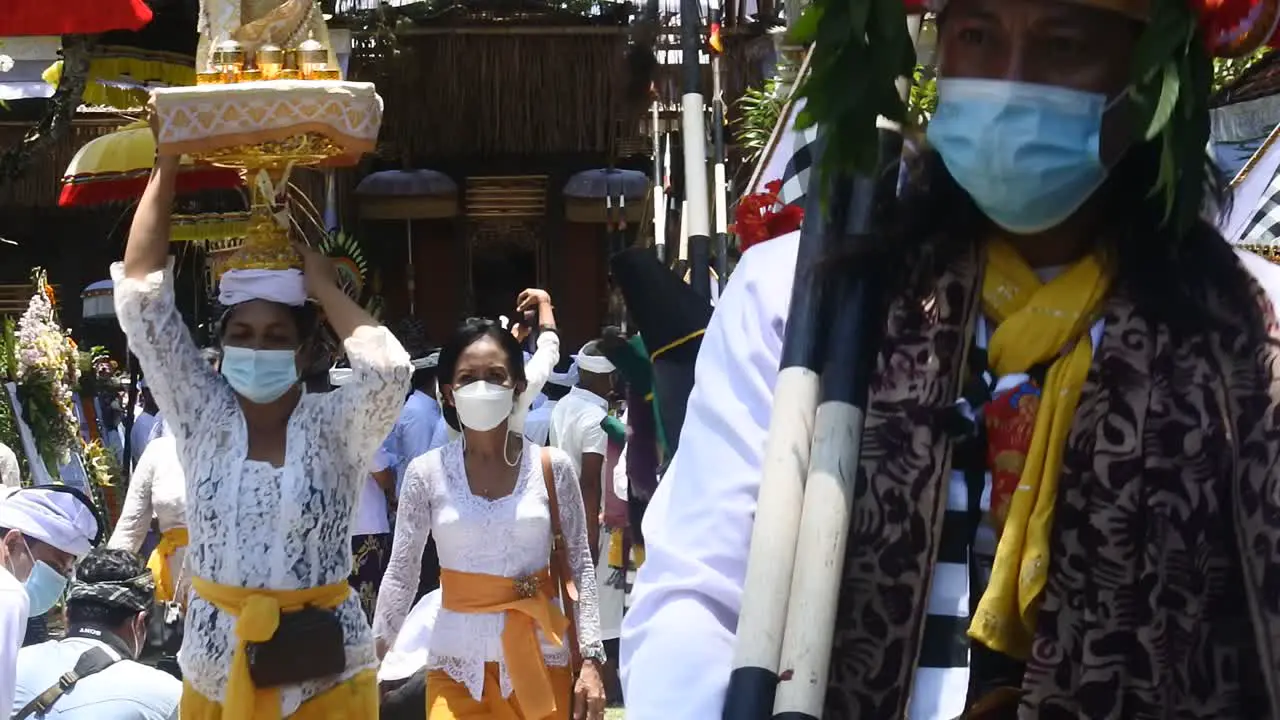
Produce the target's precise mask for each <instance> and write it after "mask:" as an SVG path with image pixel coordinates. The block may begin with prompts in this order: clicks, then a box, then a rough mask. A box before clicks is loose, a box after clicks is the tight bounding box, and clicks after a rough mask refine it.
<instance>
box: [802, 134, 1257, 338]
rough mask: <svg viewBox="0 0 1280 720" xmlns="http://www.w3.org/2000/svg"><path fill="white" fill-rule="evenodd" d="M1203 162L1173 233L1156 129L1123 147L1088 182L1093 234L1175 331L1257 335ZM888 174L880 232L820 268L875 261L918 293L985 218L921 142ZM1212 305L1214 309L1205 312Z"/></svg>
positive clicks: (984, 226)
mask: <svg viewBox="0 0 1280 720" xmlns="http://www.w3.org/2000/svg"><path fill="white" fill-rule="evenodd" d="M1205 163H1206V168H1205V170H1204V174H1205V177H1206V178H1207V181H1206V182H1207V185H1206V192H1205V195H1206V198H1207V200H1206V207H1205V208H1204V212H1203V213H1202V214H1201V217H1200V219H1199V220H1198V221H1197V222H1196V223H1195V224H1194V225H1193V226H1192V227H1191V228H1190V230H1189V231H1187V232H1185V233H1179V232H1178V231H1177V229H1176V228H1175V226H1174V225H1173V223H1172V222H1166V218H1165V205H1164V199H1163V197H1162V196H1160V195H1159V194H1153V193H1152V192H1151V188H1153V187H1154V186H1155V181H1156V175H1157V173H1158V171H1159V164H1160V146H1159V139H1158V138H1157V139H1156V140H1154V141H1151V142H1146V143H1140V144H1138V145H1135V146H1134V147H1132V148H1130V150H1129V151H1128V152H1127V153H1126V154H1125V156H1124V157H1123V158H1122V159H1121V160H1120V162H1119V163H1118V164H1117V165H1116V167H1115V168H1114V169H1113V170H1112V171H1111V173H1110V175H1109V176H1108V178H1107V180H1106V182H1105V183H1104V184H1103V186H1102V187H1101V188H1100V189H1099V190H1098V193H1099V198H1098V201H1099V202H1100V203H1101V207H1100V213H1099V217H1102V218H1105V223H1106V227H1107V230H1108V233H1107V234H1106V235H1105V236H1100V237H1099V238H1098V242H1099V243H1101V244H1102V246H1103V248H1104V249H1105V251H1106V252H1107V253H1108V254H1109V255H1110V257H1111V258H1112V260H1113V262H1114V263H1115V267H1116V273H1117V280H1116V290H1117V291H1119V292H1124V293H1125V294H1126V295H1127V296H1128V297H1129V298H1131V299H1132V301H1133V302H1134V304H1135V306H1136V307H1137V309H1138V311H1139V312H1140V313H1141V314H1142V315H1143V316H1145V317H1147V318H1149V319H1150V320H1152V321H1154V322H1157V323H1160V324H1163V325H1165V326H1166V327H1168V328H1169V329H1170V330H1171V332H1173V333H1174V334H1175V335H1184V334H1188V333H1201V332H1205V331H1209V330H1216V331H1219V332H1220V331H1222V330H1223V329H1224V324H1225V327H1230V328H1233V329H1236V330H1238V331H1240V332H1245V333H1248V334H1250V335H1258V336H1259V337H1260V336H1261V333H1262V330H1263V324H1262V316H1261V308H1260V306H1259V305H1258V302H1257V299H1256V297H1255V294H1254V292H1255V291H1254V288H1255V287H1256V285H1255V283H1254V282H1253V281H1252V279H1251V278H1250V276H1249V275H1248V273H1247V271H1246V270H1245V269H1244V268H1243V266H1242V265H1241V264H1240V261H1239V259H1238V258H1237V257H1236V255H1235V250H1234V248H1233V247H1232V246H1231V244H1230V243H1228V242H1227V241H1226V240H1225V239H1224V238H1223V237H1222V235H1221V233H1219V232H1218V230H1217V228H1216V227H1215V226H1214V225H1213V224H1212V223H1211V222H1210V220H1209V218H1211V217H1216V216H1217V215H1218V214H1219V213H1222V212H1225V211H1226V209H1227V208H1228V207H1229V202H1230V201H1229V196H1228V194H1227V188H1226V187H1225V185H1224V183H1223V182H1222V176H1221V174H1220V173H1219V172H1218V171H1217V169H1216V168H1215V167H1214V166H1213V163H1212V161H1211V160H1210V159H1209V158H1208V157H1206V158H1205ZM897 176H898V173H897V169H896V167H895V168H893V171H892V172H888V173H886V174H885V176H884V177H883V178H882V179H881V182H882V185H881V192H880V193H879V195H880V196H881V197H888V198H895V199H893V200H890V201H887V202H882V203H881V204H880V205H879V207H878V209H877V215H878V217H877V225H878V227H880V228H883V230H882V232H881V233H880V234H879V235H877V236H875V237H873V238H871V239H870V240H869V242H868V243H867V244H865V245H862V246H860V247H858V248H857V249H855V250H854V251H852V252H851V253H846V254H842V255H841V256H839V257H837V258H832V259H831V262H829V263H828V264H827V265H826V269H827V271H829V272H830V271H840V272H845V271H849V270H851V269H852V268H853V267H854V266H855V265H858V264H861V263H865V262H867V261H875V262H879V263H880V267H883V268H884V269H885V270H886V271H887V272H888V277H889V278H890V283H891V286H892V289H893V290H894V291H896V293H897V294H901V293H902V292H909V293H911V294H912V295H913V296H918V297H923V296H924V295H925V294H927V293H928V292H930V291H931V290H932V288H933V283H934V280H935V279H936V278H937V277H938V276H939V275H940V274H941V273H942V272H944V271H945V269H946V268H947V267H948V266H949V265H950V264H951V263H952V262H953V261H955V260H956V259H957V258H958V257H959V256H960V255H962V254H963V253H965V252H967V251H968V250H969V249H970V248H972V247H973V245H974V244H975V243H977V242H980V241H982V240H983V239H984V238H985V237H986V236H987V235H989V234H990V233H991V230H992V225H991V222H990V221H989V220H988V219H987V218H986V217H985V216H984V215H983V213H982V211H981V210H979V209H978V207H977V205H975V204H974V202H973V199H972V198H971V197H970V196H969V195H968V193H966V192H965V191H964V190H963V189H962V188H961V187H960V185H959V184H958V183H957V182H956V181H955V179H954V178H953V177H952V176H951V174H950V173H949V172H948V171H947V168H946V166H945V165H944V163H943V162H942V159H941V157H940V156H939V155H938V154H937V153H936V152H934V151H932V150H925V151H924V152H922V153H920V154H918V155H916V156H915V157H913V158H912V159H910V160H909V161H908V180H907V182H906V184H905V187H904V188H903V191H902V193H901V195H900V196H896V197H895V194H894V193H893V188H894V186H895V185H896V183H897V179H898V178H897ZM1211 299H1216V300H1217V302H1216V303H1214V302H1211V301H1210V300H1211ZM1214 307H1221V308H1223V309H1224V312H1222V313H1217V314H1214V313H1213V312H1212V311H1211V308H1214Z"/></svg>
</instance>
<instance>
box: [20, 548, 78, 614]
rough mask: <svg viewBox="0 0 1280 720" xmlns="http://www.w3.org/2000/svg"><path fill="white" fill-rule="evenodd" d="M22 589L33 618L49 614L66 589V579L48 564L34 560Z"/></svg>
mask: <svg viewBox="0 0 1280 720" xmlns="http://www.w3.org/2000/svg"><path fill="white" fill-rule="evenodd" d="M22 587H23V588H24V589H25V590H26V591H27V601H28V602H30V603H31V617H35V616H37V615H43V614H45V613H47V612H49V611H50V610H52V609H53V606H54V605H57V604H58V598H60V597H62V591H63V590H66V589H67V578H66V576H65V575H63V574H62V573H60V572H58V571H57V570H54V569H53V567H52V566H51V565H49V563H46V562H45V561H43V560H36V562H35V565H33V566H32V567H31V575H29V576H27V581H26V582H24V583H22Z"/></svg>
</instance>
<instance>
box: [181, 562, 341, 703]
mask: <svg viewBox="0 0 1280 720" xmlns="http://www.w3.org/2000/svg"><path fill="white" fill-rule="evenodd" d="M191 589H193V590H195V591H196V594H197V595H199V596H200V597H201V598H203V599H204V601H205V602H207V603H209V604H210V605H213V606H214V607H216V608H218V609H219V610H221V611H222V612H224V613H226V614H228V615H231V616H232V617H234V618H235V619H236V624H235V631H236V644H235V649H234V650H233V651H232V653H231V671H230V674H229V675H228V676H227V689H226V695H225V697H224V698H223V703H222V705H223V708H224V709H225V710H224V712H223V715H224V716H225V717H227V718H235V720H280V710H281V707H280V688H257V687H254V684H253V678H251V677H250V676H249V655H248V652H247V646H248V644H249V643H255V642H266V641H268V640H270V639H271V638H272V636H274V635H275V634H276V629H277V628H278V627H279V626H280V615H281V614H283V613H290V612H298V611H299V610H302V609H303V608H305V607H306V606H308V605H314V606H317V607H321V608H324V609H325V610H336V609H337V608H338V606H339V605H341V604H342V603H343V602H344V601H345V600H346V599H347V596H348V595H350V594H351V586H350V585H348V584H347V581H346V580H343V581H341V582H336V583H333V584H332V585H321V586H319V587H313V588H303V589H301V590H265V589H259V588H246V587H235V586H232V585H219V584H218V583H215V582H212V581H210V580H205V579H204V578H202V577H193V578H191ZM358 700H359V701H360V702H363V700H364V698H363V697H360V698H358ZM343 717H349V718H356V717H359V716H358V715H354V714H353V715H344V716H343Z"/></svg>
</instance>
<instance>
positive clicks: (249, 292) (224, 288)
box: [218, 270, 307, 307]
mask: <svg viewBox="0 0 1280 720" xmlns="http://www.w3.org/2000/svg"><path fill="white" fill-rule="evenodd" d="M249 300H269V301H271V302H276V303H280V304H281V305H288V306H290V307H302V306H303V305H306V304H307V290H306V286H305V285H304V284H303V281H302V271H301V270H228V271H227V272H226V273H224V274H223V275H222V279H221V280H220V281H218V302H219V303H221V304H222V305H223V306H225V307H231V306H232V305H239V304H240V303H242V302H247V301H249Z"/></svg>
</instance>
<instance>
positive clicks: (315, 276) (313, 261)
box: [293, 242, 341, 302]
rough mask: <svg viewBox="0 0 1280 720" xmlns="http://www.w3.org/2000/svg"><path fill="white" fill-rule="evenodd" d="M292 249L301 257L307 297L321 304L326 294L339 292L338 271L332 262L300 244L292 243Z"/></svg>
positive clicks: (321, 254) (318, 252)
mask: <svg viewBox="0 0 1280 720" xmlns="http://www.w3.org/2000/svg"><path fill="white" fill-rule="evenodd" d="M293 249H294V250H296V251H297V252H298V254H299V255H301V256H302V280H303V282H304V283H305V284H306V289H307V295H308V296H309V297H313V298H316V299H317V300H320V301H322V302H323V301H324V299H325V293H326V292H329V291H330V290H335V289H337V290H341V285H339V283H338V271H337V269H336V268H334V265H333V261H332V260H330V259H329V258H328V257H326V256H325V255H324V254H323V253H321V252H320V251H319V250H316V249H315V248H313V247H309V246H307V245H304V244H303V243H300V242H294V243H293Z"/></svg>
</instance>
